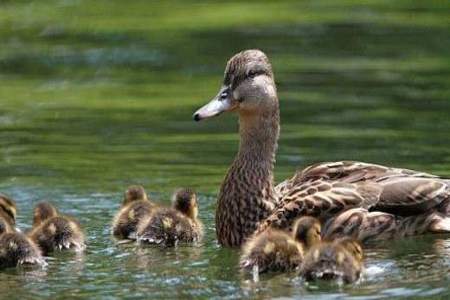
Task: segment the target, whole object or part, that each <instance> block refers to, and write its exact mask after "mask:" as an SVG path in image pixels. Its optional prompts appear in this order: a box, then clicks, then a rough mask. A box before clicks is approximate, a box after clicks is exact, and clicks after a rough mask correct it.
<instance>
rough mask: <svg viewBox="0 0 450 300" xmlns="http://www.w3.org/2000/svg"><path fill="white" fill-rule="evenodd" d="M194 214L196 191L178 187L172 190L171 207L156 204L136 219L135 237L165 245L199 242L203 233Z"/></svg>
mask: <svg viewBox="0 0 450 300" xmlns="http://www.w3.org/2000/svg"><path fill="white" fill-rule="evenodd" d="M197 216H198V204H197V195H196V193H195V192H194V191H193V190H191V189H180V190H178V191H177V192H176V193H175V194H174V197H173V200H172V207H158V208H156V209H155V210H154V211H153V212H152V213H151V214H150V216H149V217H148V218H147V219H143V220H142V221H141V222H140V223H139V225H138V231H137V240H138V242H141V243H149V244H157V245H162V246H165V247H171V246H176V245H177V244H178V243H196V242H199V241H200V240H201V239H202V237H203V225H202V223H201V222H200V221H199V220H198V217H197Z"/></svg>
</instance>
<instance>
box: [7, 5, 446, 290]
mask: <svg viewBox="0 0 450 300" xmlns="http://www.w3.org/2000/svg"><path fill="white" fill-rule="evenodd" d="M247 48H260V49H262V50H263V51H265V52H266V53H267V54H268V56H269V57H270V59H271V61H272V64H273V68H274V71H275V76H276V81H277V86H278V92H279V98H280V104H281V116H282V124H281V126H282V127H281V139H280V143H279V151H278V155H277V165H276V170H275V171H276V180H277V181H281V180H282V179H284V178H286V177H289V176H291V175H292V174H293V172H294V171H295V170H296V169H298V168H301V167H304V166H307V165H308V164H311V163H314V162H318V161H332V160H342V159H349V160H362V161H369V162H375V163H380V164H387V165H394V166H398V167H405V168H411V169H419V170H423V171H427V172H433V173H436V174H438V175H442V176H447V177H450V139H449V137H450V2H448V1H438V0H435V1H418V0H417V1H414V0H410V1H406V0H401V1H400V0H399V1H392V0H389V1H387V0H386V1H382V0H379V1H375V0H374V1H372V0H365V1H356V0H346V1H323V0H315V1H245V2H244V1H243V2H239V1H201V2H200V1H186V0H184V1H134V0H130V1H112V0H109V1H106V0H104V1H103V0H96V1H87V0H59V1H56V0H53V1H50V0H45V1H44V0H39V1H38V0H36V1H25V0H9V1H8V0H0V191H1V192H4V193H7V194H9V195H10V196H12V197H13V198H15V199H16V201H17V205H18V223H19V226H20V227H21V228H22V229H23V230H26V229H27V228H29V227H30V223H31V216H32V208H33V206H34V205H35V203H36V202H37V201H39V200H42V199H50V200H52V201H53V203H55V204H56V205H57V206H58V207H59V208H60V210H61V211H63V212H64V213H67V214H71V215H73V216H75V217H77V218H78V219H79V220H80V222H81V223H82V225H83V227H84V228H85V231H86V235H87V242H88V248H87V251H86V253H85V254H84V255H80V256H75V255H72V254H68V253H63V254H56V255H54V256H52V257H50V258H49V259H48V261H49V265H48V266H47V267H46V268H43V269H39V268H38V269H32V270H24V269H20V268H19V269H16V268H13V269H7V270H3V271H1V272H0V282H1V284H0V298H5V299H12V298H20V299H32V298H40V297H47V298H51V299H59V298H61V299H69V298H95V299H122V298H130V299H131V298H145V299H150V298H169V299H173V298H205V299H206V298H218V297H224V298H233V299H234V298H240V297H249V298H270V297H304V298H310V299H322V298H324V299H325V298H332V299H339V298H344V297H353V298H355V299H363V298H366V297H368V298H370V299H377V298H389V299H390V298H395V297H398V298H401V297H405V298H414V297H424V298H436V299H439V298H442V299H448V298H450V287H449V285H450V275H449V272H450V237H449V236H448V235H447V236H425V237H414V238H409V239H404V240H396V241H389V242H384V243H379V244H375V245H370V246H369V247H367V248H366V261H365V264H366V274H365V278H364V279H363V281H362V282H361V283H359V284H356V285H352V286H344V287H338V286H333V285H324V284H318V285H317V284H313V285H306V284H304V283H303V282H301V281H300V280H299V279H298V278H296V276H295V274H275V275H265V276H262V277H261V281H260V282H259V283H253V282H252V281H251V280H249V279H250V278H248V276H244V275H242V274H240V273H239V271H238V268H237V261H238V254H239V252H238V251H237V250H229V249H222V248H220V247H219V246H218V245H217V243H216V241H215V233H214V210H215V199H216V194H217V191H218V187H219V185H220V182H221V181H222V178H223V176H224V174H225V172H226V170H227V166H228V165H229V164H230V162H231V161H232V159H233V156H234V154H235V152H236V149H237V144H238V135H237V119H236V116H233V115H226V116H225V115H224V116H221V117H220V118H217V119H214V120H210V121H208V122H202V123H194V122H193V121H192V117H191V116H192V113H193V112H194V111H195V110H196V109H197V108H198V107H199V106H201V105H203V104H204V103H206V101H207V100H209V99H210V98H211V97H212V96H213V95H215V94H216V92H217V89H218V88H219V86H220V82H221V80H222V74H223V69H224V66H225V63H226V61H227V59H228V58H229V57H230V56H231V55H233V54H234V53H236V52H238V51H240V50H242V49H247ZM129 184H143V185H144V186H145V187H146V188H147V190H148V191H149V192H150V195H151V197H152V198H154V199H155V201H158V202H161V203H168V202H169V197H170V194H171V193H172V191H173V190H174V189H175V188H177V187H182V186H189V187H193V188H195V189H196V190H197V191H198V193H199V194H200V217H201V219H202V220H203V222H204V223H205V230H206V238H205V240H204V242H203V244H202V245H200V246H199V247H181V248H178V249H170V250H161V249H155V248H142V247H137V246H136V245H134V244H129V245H122V246H119V245H116V244H115V241H114V240H113V239H112V238H111V236H110V222H111V219H112V217H113V215H114V213H115V212H116V211H117V209H118V207H119V204H120V200H121V197H122V193H123V191H124V190H125V188H126V187H127V185H129Z"/></svg>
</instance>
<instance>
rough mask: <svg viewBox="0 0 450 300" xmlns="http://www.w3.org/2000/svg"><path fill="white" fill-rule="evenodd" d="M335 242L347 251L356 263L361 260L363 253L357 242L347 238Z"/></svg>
mask: <svg viewBox="0 0 450 300" xmlns="http://www.w3.org/2000/svg"><path fill="white" fill-rule="evenodd" d="M336 242H337V243H339V244H340V245H341V246H342V247H344V249H345V250H347V251H348V252H349V253H350V254H352V255H353V256H354V257H355V258H356V260H357V261H359V262H361V261H362V260H363V257H364V254H363V253H364V252H363V249H362V247H361V244H360V243H359V242H358V241H356V240H354V239H352V238H349V237H345V238H341V239H338V240H337V241H336Z"/></svg>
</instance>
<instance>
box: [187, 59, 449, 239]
mask: <svg viewBox="0 0 450 300" xmlns="http://www.w3.org/2000/svg"><path fill="white" fill-rule="evenodd" d="M227 111H236V112H237V113H238V114H239V128H240V129H239V132H240V136H241V141H240V146H239V151H238V154H237V156H236V158H235V160H234V161H233V164H232V165H231V167H230V169H229V170H228V173H227V175H226V176H225V179H224V182H223V183H222V186H221V189H220V192H219V196H218V205H217V211H216V231H217V238H218V240H219V243H220V244H222V245H224V246H239V245H241V244H242V243H243V242H244V241H245V239H246V238H247V237H248V236H250V235H251V234H252V233H253V232H254V231H255V229H257V232H262V231H264V230H266V229H267V228H269V227H275V228H288V227H290V226H292V222H293V220H295V219H296V218H297V217H298V216H303V215H310V216H314V217H317V218H319V219H320V220H322V221H326V220H328V219H329V218H332V217H334V216H335V215H336V214H337V213H340V212H342V211H345V210H347V209H350V208H358V207H360V208H365V209H368V210H370V211H380V212H385V213H390V214H392V215H395V216H405V217H412V218H414V217H418V218H419V219H423V217H422V215H423V214H429V213H430V212H434V211H444V212H442V214H444V215H445V214H446V215H447V216H448V213H446V211H448V210H447V207H448V206H443V207H440V205H442V203H443V202H444V201H448V199H449V198H450V184H449V182H450V181H449V180H444V179H441V178H439V177H437V176H434V175H431V174H427V173H422V172H417V171H412V170H407V169H399V168H390V167H384V166H380V165H375V164H368V163H361V162H353V161H340V162H326V163H319V164H316V165H312V166H309V167H307V168H306V169H304V170H302V171H298V172H297V173H296V174H295V175H294V176H293V177H292V178H291V179H288V180H286V181H284V182H282V183H280V184H279V185H278V186H274V184H273V174H272V171H273V164H274V156H275V151H276V149H277V140H278V132H279V108H278V98H277V93H276V87H275V82H274V78H273V73H272V68H271V66H270V62H269V60H268V59H267V56H266V55H265V54H264V53H263V52H261V51H259V50H246V51H243V52H240V53H238V54H236V55H235V56H233V57H232V58H231V59H230V60H229V61H228V64H227V67H226V70H225V77H224V82H223V85H222V87H221V89H220V91H219V93H218V95H217V96H216V97H215V98H214V99H213V100H212V101H211V102H210V103H208V104H207V105H205V106H203V107H202V108H200V109H199V110H198V111H197V112H196V113H195V114H194V119H195V120H196V121H199V120H203V119H207V118H210V117H214V116H217V115H219V114H221V113H223V112H227ZM274 206H275V208H274ZM447 222H448V221H447Z"/></svg>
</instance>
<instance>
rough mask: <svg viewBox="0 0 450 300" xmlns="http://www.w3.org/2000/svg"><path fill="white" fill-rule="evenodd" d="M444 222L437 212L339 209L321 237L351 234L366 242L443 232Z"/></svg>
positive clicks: (356, 238)
mask: <svg viewBox="0 0 450 300" xmlns="http://www.w3.org/2000/svg"><path fill="white" fill-rule="evenodd" d="M448 222H449V218H447V217H446V215H445V214H443V213H441V212H439V211H430V212H429V213H424V214H420V215H418V216H409V217H399V216H395V215H393V214H389V213H384V212H379V211H373V212H371V211H368V210H367V209H365V208H361V207H359V208H351V209H348V210H346V211H343V212H341V213H339V214H337V215H336V217H334V218H331V219H330V220H328V221H327V222H326V223H325V225H324V228H323V231H322V237H323V238H324V239H327V240H333V239H337V238H343V237H351V238H353V239H355V240H358V241H359V242H361V243H369V242H371V241H377V240H387V239H394V238H402V237H408V236H413V235H420V234H426V233H445V232H447V228H448V226H449V223H448Z"/></svg>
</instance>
